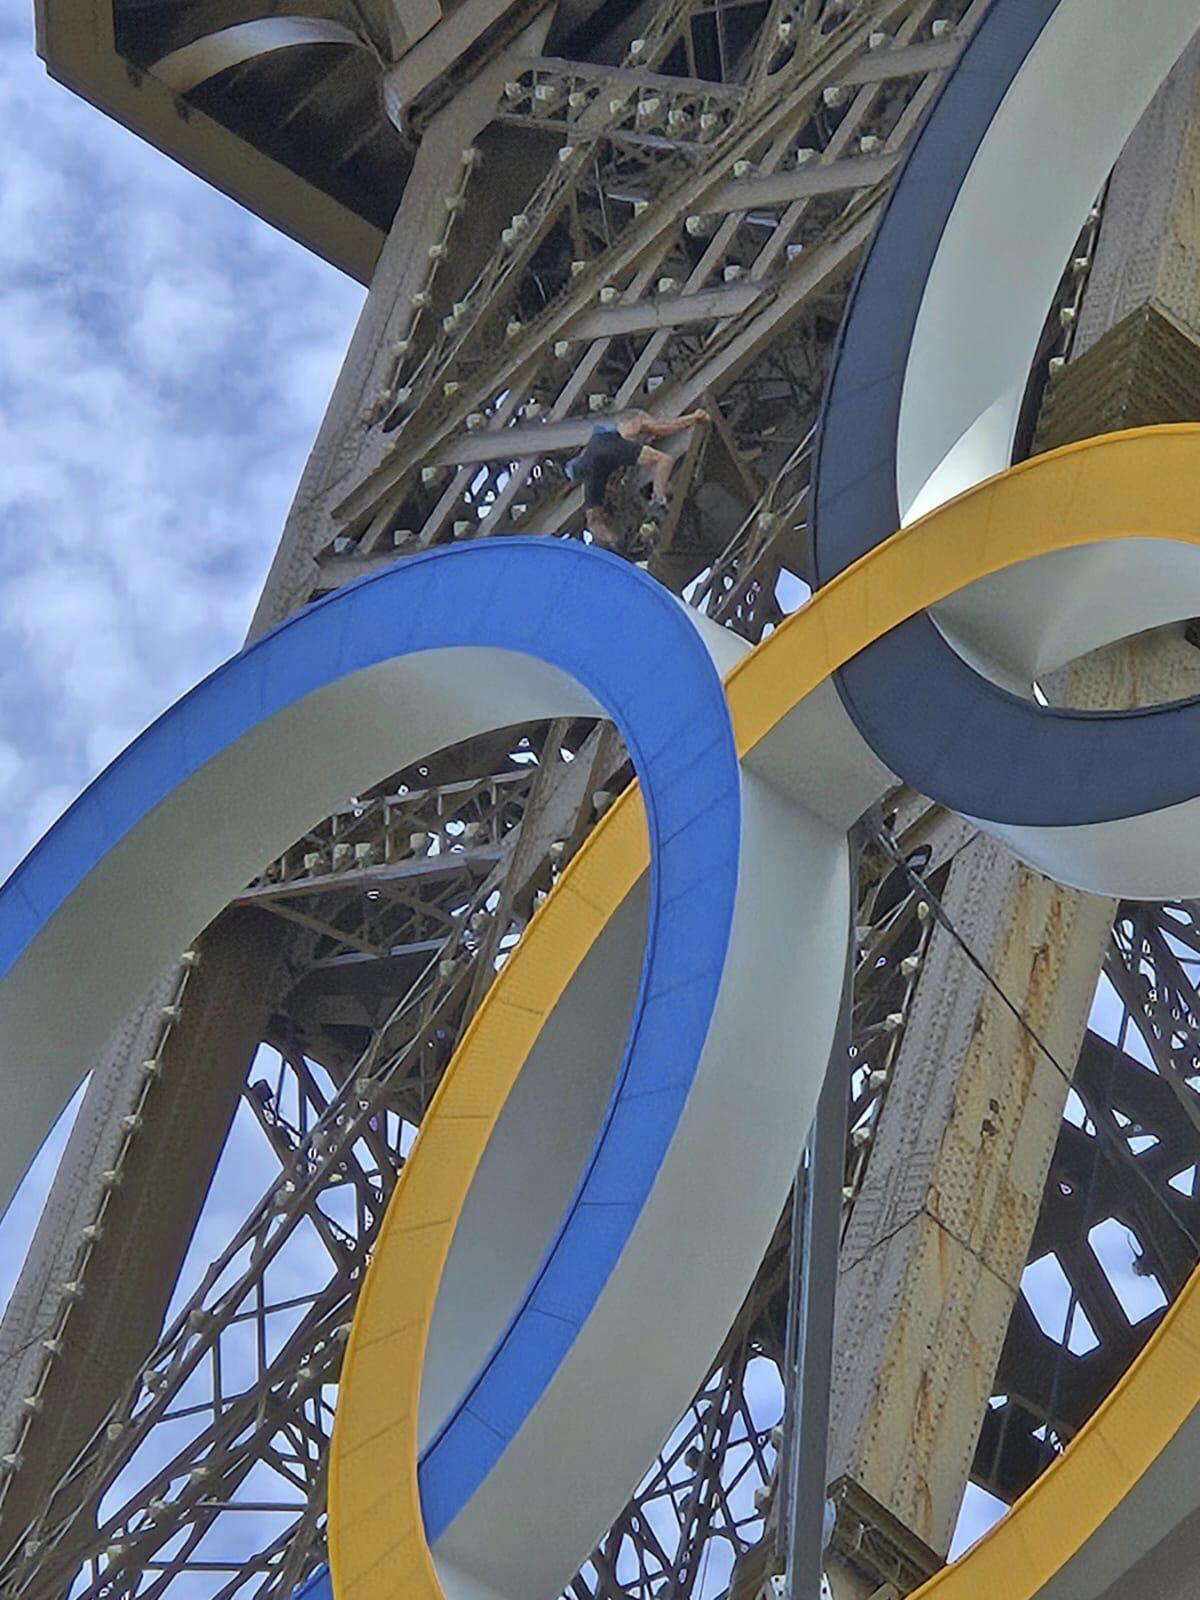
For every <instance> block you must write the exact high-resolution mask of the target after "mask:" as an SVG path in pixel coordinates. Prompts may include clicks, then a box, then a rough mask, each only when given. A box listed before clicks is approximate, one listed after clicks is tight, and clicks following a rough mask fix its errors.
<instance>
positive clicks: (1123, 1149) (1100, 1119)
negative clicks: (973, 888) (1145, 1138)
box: [875, 826, 1200, 1257]
mask: <svg viewBox="0 0 1200 1600" xmlns="http://www.w3.org/2000/svg"><path fill="white" fill-rule="evenodd" d="M875 838H876V840H877V842H878V843H879V844H880V845H882V847H883V849H884V851H885V852H886V854H887V855H888V856H890V857H891V859H892V861H894V862H895V864H896V865H897V866H898V867H900V868H901V870H902V871H903V872H904V874H905V876H906V877H907V878H908V879H909V881H910V882H911V883H912V884H913V885H914V886H915V887H916V888H917V889H919V890H920V892H921V894H922V895H923V896H924V897H925V899H926V900H927V901H928V903H929V906H930V908H931V909H932V911H933V913H934V916H935V917H936V918H937V921H938V922H939V923H940V925H941V926H942V927H943V928H945V930H946V932H947V933H948V934H949V935H950V937H951V938H952V939H953V940H954V942H955V944H957V945H958V947H959V949H960V950H961V951H962V953H963V955H965V956H966V958H967V960H968V961H969V962H970V963H971V965H972V966H973V967H974V968H975V970H976V972H978V973H979V975H980V977H982V978H983V980H984V982H985V983H986V984H987V985H988V986H989V988H991V989H992V990H993V992H994V993H995V994H996V996H997V997H998V998H999V1000H1000V1001H1001V1003H1002V1004H1003V1005H1004V1006H1005V1007H1006V1008H1007V1009H1008V1010H1009V1011H1010V1012H1011V1013H1012V1015H1013V1016H1014V1017H1015V1018H1016V1021H1017V1023H1018V1025H1019V1026H1020V1027H1021V1028H1023V1029H1024V1031H1025V1032H1026V1033H1027V1034H1028V1036H1029V1038H1030V1039H1032V1040H1033V1042H1034V1044H1035V1045H1036V1046H1037V1047H1038V1049H1039V1050H1040V1051H1041V1052H1042V1054H1043V1055H1044V1056H1045V1058H1046V1060H1047V1061H1048V1062H1049V1063H1050V1065H1051V1066H1052V1067H1053V1068H1054V1070H1055V1072H1057V1073H1058V1075H1059V1077H1061V1078H1062V1080H1063V1082H1064V1083H1065V1084H1066V1085H1067V1086H1068V1088H1070V1089H1073V1090H1074V1091H1075V1093H1076V1094H1077V1095H1078V1096H1079V1098H1080V1100H1081V1101H1082V1102H1083V1106H1084V1109H1085V1111H1087V1112H1089V1113H1090V1115H1091V1119H1092V1122H1093V1123H1094V1124H1095V1127H1096V1136H1097V1139H1099V1138H1100V1137H1101V1136H1103V1137H1104V1138H1105V1139H1107V1140H1108V1141H1109V1143H1110V1145H1111V1146H1112V1148H1113V1149H1114V1150H1115V1151H1116V1152H1117V1154H1118V1155H1119V1156H1120V1158H1121V1159H1122V1161H1123V1163H1124V1164H1125V1165H1126V1167H1127V1168H1128V1170H1129V1171H1131V1172H1132V1173H1133V1174H1134V1175H1135V1177H1136V1178H1137V1181H1138V1182H1139V1183H1141V1184H1142V1185H1143V1186H1144V1187H1145V1189H1146V1190H1147V1191H1148V1192H1149V1193H1150V1194H1151V1195H1153V1197H1154V1199H1155V1201H1156V1203H1157V1204H1158V1205H1159V1206H1160V1207H1161V1208H1162V1210H1163V1211H1164V1212H1165V1213H1166V1215H1167V1216H1168V1217H1169V1218H1170V1219H1171V1221H1172V1222H1173V1223H1174V1224H1175V1226H1176V1228H1178V1229H1179V1232H1180V1233H1181V1234H1182V1235H1183V1237H1184V1238H1185V1239H1186V1240H1187V1241H1188V1243H1189V1244H1190V1245H1191V1247H1192V1249H1193V1250H1194V1251H1195V1253H1196V1255H1197V1257H1200V1239H1197V1237H1196V1235H1195V1234H1194V1233H1193V1232H1192V1230H1191V1229H1190V1228H1189V1227H1188V1225H1187V1223H1186V1222H1184V1220H1183V1218H1182V1217H1180V1216H1179V1215H1178V1214H1177V1213H1176V1212H1175V1211H1173V1210H1172V1209H1171V1207H1170V1206H1169V1205H1168V1204H1167V1202H1166V1200H1164V1198H1163V1196H1162V1195H1161V1194H1160V1193H1159V1191H1158V1190H1157V1189H1156V1188H1155V1186H1154V1183H1153V1181H1152V1180H1151V1178H1150V1177H1149V1176H1148V1175H1147V1174H1146V1173H1145V1172H1144V1171H1143V1170H1142V1168H1141V1167H1140V1166H1139V1165H1138V1164H1137V1161H1136V1160H1134V1159H1133V1158H1132V1157H1131V1156H1130V1154H1129V1149H1128V1146H1127V1145H1126V1144H1125V1141H1124V1140H1123V1139H1122V1138H1120V1136H1119V1135H1118V1134H1117V1132H1116V1130H1115V1129H1114V1128H1113V1127H1112V1126H1111V1125H1110V1123H1109V1121H1108V1119H1107V1117H1106V1115H1105V1112H1104V1108H1103V1107H1101V1106H1099V1105H1098V1104H1097V1103H1096V1101H1095V1100H1094V1099H1093V1098H1092V1096H1091V1095H1090V1093H1089V1091H1088V1090H1087V1089H1086V1088H1084V1086H1083V1085H1082V1083H1079V1082H1076V1080H1075V1079H1074V1077H1073V1075H1072V1074H1071V1073H1069V1072H1068V1071H1067V1070H1066V1068H1065V1067H1064V1066H1063V1064H1062V1062H1061V1061H1059V1059H1058V1057H1057V1056H1056V1055H1055V1054H1054V1052H1053V1050H1051V1049H1050V1046H1049V1045H1048V1044H1047V1043H1046V1041H1045V1040H1044V1039H1043V1038H1042V1036H1041V1034H1040V1033H1039V1032H1038V1031H1037V1029H1036V1028H1035V1027H1034V1026H1033V1024H1032V1023H1031V1022H1030V1021H1029V1019H1028V1017H1026V1015H1025V1013H1024V1012H1023V1011H1022V1010H1021V1008H1020V1006H1018V1005H1017V1004H1016V1002H1015V1001H1014V1000H1012V999H1011V998H1010V997H1009V995H1008V994H1007V993H1006V991H1005V990H1004V988H1003V987H1002V986H1001V984H1000V982H999V981H998V979H997V978H996V977H995V976H994V974H993V973H992V972H991V970H990V969H989V968H988V966H987V964H986V963H985V962H984V961H983V960H982V959H981V958H980V957H979V956H978V955H976V953H975V951H974V950H972V948H971V946H970V945H969V944H968V943H967V941H966V940H965V939H964V938H963V936H962V934H961V933H960V932H959V931H958V928H957V927H956V926H955V923H954V919H953V917H951V915H950V913H949V912H948V911H947V910H946V908H945V906H944V905H943V904H942V902H941V900H939V898H938V896H937V895H936V894H935V892H934V891H933V890H932V889H931V888H930V886H929V884H928V883H927V882H926V881H925V879H924V878H923V877H922V876H921V874H920V873H919V872H918V871H917V870H916V868H915V867H914V866H912V865H911V864H910V863H909V862H908V861H907V860H906V859H905V857H904V854H903V852H902V851H900V850H899V849H898V848H897V846H896V843H895V841H894V840H893V839H892V838H891V837H890V836H889V835H888V834H887V833H886V831H885V830H884V829H883V828H882V827H880V826H876V828H875Z"/></svg>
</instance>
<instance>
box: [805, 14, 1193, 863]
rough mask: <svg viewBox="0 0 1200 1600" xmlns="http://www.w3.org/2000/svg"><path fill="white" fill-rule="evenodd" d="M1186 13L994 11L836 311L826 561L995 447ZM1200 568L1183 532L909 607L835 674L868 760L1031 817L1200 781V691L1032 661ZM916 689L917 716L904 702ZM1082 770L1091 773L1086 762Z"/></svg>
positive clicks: (960, 482) (1092, 644)
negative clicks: (1133, 694) (914, 609)
mask: <svg viewBox="0 0 1200 1600" xmlns="http://www.w3.org/2000/svg"><path fill="white" fill-rule="evenodd" d="M1198 22H1200V16H1198V14H1197V10H1196V7H1195V5H1194V3H1193V0H1143V3H1139V4H1138V5H1136V6H1130V5H1128V4H1127V3H1126V0H996V3H995V4H994V5H993V6H992V7H991V8H990V10H989V11H988V12H987V14H986V16H985V17H984V20H983V21H982V23H981V24H980V25H979V27H978V29H977V31H976V33H975V34H974V36H973V37H972V38H971V40H970V41H969V42H968V44H967V45H966V47H965V49H964V51H963V54H962V55H961V57H960V59H959V62H958V65H957V66H956V68H955V69H954V70H953V72H952V73H951V74H950V75H949V77H948V79H947V81H946V83H945V84H944V86H943V89H942V91H941V94H940V96H939V98H938V100H937V102H936V104H935V106H934V108H933V109H932V111H931V113H930V115H929V117H928V120H927V122H926V124H925V126H924V128H923V130H922V132H921V134H920V136H919V138H918V139H917V141H916V143H915V146H914V148H913V149H912V151H911V153H910V155H909V157H908V159H907V161H906V163H905V166H904V168H903V170H902V171H901V173H900V174H899V176H898V177H897V179H896V180H895V183H894V186H893V189H892V192H891V195H890V197H889V201H888V206H887V211H886V213H885V215H884V218H883V220H882V222H881V224H880V227H879V229H878V231H877V233H876V235H875V237H874V239H873V241H872V243H871V245H870V247H869V251H868V254H867V257H866V259H865V261H864V263H863V265H862V267H861V269H860V273H859V276H858V279H857V282H856V284H855V287H854V290H853V292H852V295H851V299H850V303H849V307H848V309H847V313H846V317H845V320H844V322H843V326H842V332H841V337H840V342H839V348H838V351H837V353H836V357H835V361H834V365H833V370H832V373H831V378H830V384H829V389H828V391H827V400H826V406H825V410H824V415H823V420H822V426H821V432H820V439H819V443H818V451H817V457H816V464H815V469H814V470H815V487H814V498H813V529H814V552H815V565H816V571H817V575H818V580H819V581H820V582H822V583H824V582H827V581H828V580H829V579H830V578H831V577H832V576H833V575H834V574H836V573H838V572H840V571H842V570H844V569H845V568H846V567H847V566H848V565H849V564H850V563H851V562H852V561H854V560H855V559H857V558H858V557H859V556H861V555H862V554H864V553H865V552H866V551H867V550H869V549H870V548H872V546H874V545H876V544H878V543H879V542H881V541H882V540H884V539H886V538H888V537H889V536H890V535H891V533H892V531H893V530H894V529H895V528H897V527H899V526H901V525H902V524H903V523H904V522H905V521H907V520H909V519H910V518H911V517H912V516H914V515H916V514H920V513H923V512H924V511H927V510H929V509H931V508H932V506H933V505H936V504H938V503H939V502H941V501H944V500H945V499H947V498H949V497H950V496H951V495H952V494H957V493H960V492H962V491H963V490H965V489H967V488H969V487H970V486H971V485H972V484H974V483H976V482H979V481H980V480H981V479H983V478H986V477H988V476H990V475H992V474H994V473H997V472H1000V471H1002V470H1003V469H1004V468H1005V467H1006V466H1007V465H1008V463H1009V461H1010V460H1011V450H1012V444H1013V433H1014V429H1015V427H1016V423H1017V417H1018V411H1019V408H1020V405H1021V400H1022V396H1023V393H1024V389H1025V383H1026V379H1027V375H1028V371H1029V366H1030V362H1031V360H1032V359H1033V355H1034V352H1035V350H1036V346H1037V341H1038V337H1039V334H1040V331H1041V328H1042V325H1043V321H1044V319H1045V316H1046V308H1047V307H1048V306H1049V305H1050V304H1051V302H1052V300H1053V297H1054V293H1055V289H1056V287H1057V284H1058V281H1059V278H1060V276H1061V274H1062V272H1063V269H1064V267H1065V265H1066V262H1067V259H1068V256H1069V254H1070V251H1071V248H1072V246H1073V244H1074V242H1075V239H1076V236H1077V234H1078V230H1079V228H1080V226H1081V225H1082V222H1083V220H1084V217H1085V215H1086V213H1087V210H1088V208H1089V207H1090V206H1091V205H1092V204H1093V202H1094V200H1095V197H1096V195H1097V193H1098V192H1099V190H1100V188H1101V186H1102V184H1103V182H1104V180H1105V178H1106V177H1107V175H1108V172H1109V170H1110V169H1111V167H1112V164H1113V162H1114V161H1115V159H1116V157H1117V155H1118V154H1119V153H1120V150H1121V148H1122V146H1123V145H1124V143H1125V141H1126V139H1127V137H1128V135H1129V134H1130V133H1131V132H1132V130H1133V128H1134V126H1135V124H1136V122H1137V120H1138V118H1139V116H1140V115H1141V112H1142V110H1143V109H1144V108H1145V106H1146V105H1147V104H1148V102H1149V100H1150V99H1151V97H1152V95H1153V93H1154V91H1155V90H1156V89H1157V87H1158V85H1159V83H1160V82H1161V80H1162V78H1163V77H1164V76H1165V74H1166V73H1167V71H1168V70H1169V69H1170V67H1171V65H1172V64H1173V63H1174V61H1175V60H1176V58H1177V57H1178V56H1179V54H1180V52H1181V51H1182V50H1183V49H1184V47H1185V46H1186V45H1187V43H1188V41H1189V39H1191V37H1192V36H1193V34H1194V32H1195V30H1196V27H1197V24H1198ZM1047 150H1052V151H1053V152H1054V156H1053V159H1052V160H1046V159H1045V152H1046V151H1047ZM1198 582H1200V574H1198V572H1197V566H1196V563H1195V560H1194V558H1193V557H1192V556H1191V553H1190V552H1186V551H1181V552H1176V553H1174V555H1169V556H1166V557H1164V558H1163V559H1162V560H1161V561H1157V562H1156V563H1155V564H1154V566H1153V567H1148V564H1147V563H1145V562H1140V563H1138V564H1137V565H1134V564H1133V563H1132V560H1131V558H1130V557H1129V555H1128V553H1127V552H1114V551H1108V552H1105V553H1103V554H1100V553H1097V552H1095V551H1083V552H1073V553H1071V554H1070V555H1060V556H1058V557H1055V558H1053V559H1052V560H1050V561H1047V562H1045V563H1043V564H1042V565H1041V566H1040V567H1039V568H1037V569H1032V568H1031V569H1029V570H1028V571H1024V572H1019V573H1017V572H1013V573H1009V574H1008V575H1006V576H1005V577H1004V578H1002V579H997V580H995V581H994V583H993V584H991V585H981V586H980V588H979V590H978V592H977V593H975V594H974V595H973V596H971V597H969V598H964V597H960V598H959V599H957V600H955V601H954V602H953V603H952V604H950V605H948V606H945V607H943V608H941V609H939V611H938V612H937V613H936V618H935V617H932V616H927V615H920V616H916V617H913V618H912V619H911V620H909V621H908V622H906V623H905V624H904V625H903V626H902V627H899V628H897V629H896V630H895V631H894V632H893V633H890V634H889V635H888V636H887V637H885V638H882V639H879V640H877V641H876V642H875V643H874V644H873V645H872V646H871V648H870V649H869V650H867V651H865V652H864V653H863V655H862V656H861V657H860V658H859V659H857V660H855V661H852V662H849V663H848V664H847V665H846V666H845V667H844V668H842V669H841V670H840V671H839V673H838V677H837V683H838V689H839V692H840V694H841V696H842V699H843V702H844V704H845V706H846V709H847V710H848V712H849V714H850V716H851V717H852V718H853V720H854V722H855V725H856V726H857V727H858V729H859V731H860V732H861V733H862V735H863V737H864V738H865V739H866V740H867V742H868V744H869V745H870V746H871V747H872V749H873V750H874V751H875V752H876V753H877V755H878V756H879V758H880V759H881V760H882V761H883V762H885V763H886V764H887V765H888V766H889V767H891V768H892V769H893V770H894V771H896V772H902V773H903V774H904V776H905V779H906V780H907V781H908V782H909V783H911V784H912V785H913V786H914V787H915V788H916V789H918V790H919V791H920V792H921V793H924V794H928V795H930V796H932V797H933V798H935V799H937V800H939V801H941V802H942V803H944V804H945V805H947V806H949V807H951V808H953V809H954V810H957V811H960V812H962V813H963V814H965V815H967V816H970V817H975V818H978V819H983V820H985V821H986V822H988V823H999V824H1002V825H1004V826H1008V827H1021V828H1026V829H1034V828H1055V827H1061V826H1064V825H1073V826H1078V825H1082V824H1102V823H1107V822H1111V821H1114V820H1116V819H1118V818H1124V817H1130V816H1134V815H1143V814H1148V813H1152V812H1156V811H1161V810H1164V809H1166V808H1168V807H1171V806H1174V805H1177V804H1179V803H1180V802H1182V801H1185V800H1188V799H1190V798H1192V797H1193V796H1194V795H1195V794H1197V793H1200V703H1196V702H1181V703H1179V704H1177V705H1175V706H1173V707H1171V708H1170V709H1169V710H1165V711H1162V712H1160V713H1156V714H1155V715H1153V716H1147V715H1145V714H1142V713H1138V712H1113V713H1107V714H1098V713H1085V712H1072V711H1065V710H1058V709H1053V710H1048V709H1046V708H1043V707H1040V706H1038V705H1037V704H1036V702H1035V700H1034V698H1033V695H1032V689H1031V684H1032V681H1033V680H1034V679H1036V677H1037V676H1038V675H1039V673H1042V672H1045V671H1048V670H1050V669H1051V668H1053V667H1055V666H1058V665H1061V664H1063V663H1065V662H1066V661H1067V660H1071V659H1075V658H1077V657H1078V656H1080V655H1082V654H1084V653H1085V652H1086V651H1088V650H1090V649H1093V648H1096V647H1098V646H1099V645H1102V644H1107V643H1110V642H1112V641H1113V640H1115V639H1117V638H1121V637H1125V636H1127V635H1129V634H1131V633H1134V632H1137V631H1139V630H1140V629H1142V628H1146V627H1149V626H1151V625H1153V624H1160V623H1166V622H1170V621H1174V620H1179V619H1182V618H1184V617H1186V616H1190V614H1191V611H1190V609H1189V608H1190V607H1192V606H1194V604H1195V599H1194V597H1195V594H1196V588H1197V583H1198ZM914 697H915V699H914ZM915 700H916V701H919V703H920V705H921V715H920V716H919V717H914V716H912V715H898V711H899V710H900V708H902V707H903V706H905V705H908V706H910V707H911V705H912V704H914V703H915ZM948 729H953V731H954V736H953V739H948V738H947V737H946V730H948ZM1089 771H1102V772H1103V774H1104V780H1103V782H1098V783H1095V784H1091V785H1089V784H1086V783H1081V782H1080V781H1079V777H1080V774H1081V773H1086V772H1089ZM1018 848H1024V847H1023V846H1021V845H1020V844H1018Z"/></svg>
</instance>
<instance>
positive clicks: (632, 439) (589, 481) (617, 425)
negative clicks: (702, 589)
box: [566, 411, 709, 550]
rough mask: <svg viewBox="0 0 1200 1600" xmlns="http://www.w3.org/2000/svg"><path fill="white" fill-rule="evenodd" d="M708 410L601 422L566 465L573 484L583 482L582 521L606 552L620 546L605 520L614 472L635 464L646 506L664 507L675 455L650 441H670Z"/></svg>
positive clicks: (642, 414)
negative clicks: (645, 480) (645, 478)
mask: <svg viewBox="0 0 1200 1600" xmlns="http://www.w3.org/2000/svg"><path fill="white" fill-rule="evenodd" d="M708 420H709V415H708V412H707V411H689V412H687V413H686V414H685V415H684V416H682V417H652V416H651V415H650V413H649V412H648V411H632V412H630V413H629V415H628V416H626V417H622V418H621V420H620V422H601V423H598V424H597V425H596V427H595V428H593V430H592V437H591V438H590V439H589V440H588V442H587V445H586V446H585V448H584V449H583V450H581V451H580V452H579V454H578V455H577V456H572V457H571V459H570V460H569V461H568V462H567V464H566V473H567V477H568V478H569V479H570V480H571V482H572V483H578V482H580V481H582V483H583V506H584V517H585V519H586V522H587V527H588V531H589V532H590V533H591V535H592V538H593V539H594V540H595V541H596V543H597V544H602V545H604V546H605V547H606V548H607V549H609V550H618V549H619V548H620V545H621V533H620V530H619V529H617V528H616V527H614V525H613V523H612V522H611V520H610V518H609V511H608V506H607V495H608V486H609V481H610V479H611V478H612V477H613V475H614V473H617V472H620V471H621V470H622V468H624V467H628V466H632V465H634V464H635V463H636V464H637V465H638V466H639V467H645V468H646V469H647V471H648V472H649V473H650V480H651V504H653V505H659V506H665V505H666V504H667V483H668V480H669V479H670V476H671V470H672V468H673V467H674V465H675V457H674V456H671V455H668V454H667V452H666V451H665V450H656V449H655V448H654V446H653V445H652V444H651V443H649V441H650V440H651V439H670V438H673V437H674V435H675V434H677V433H686V432H687V430H688V429H689V428H694V427H695V426H696V425H697V424H698V423H701V422H707V421H708Z"/></svg>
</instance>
